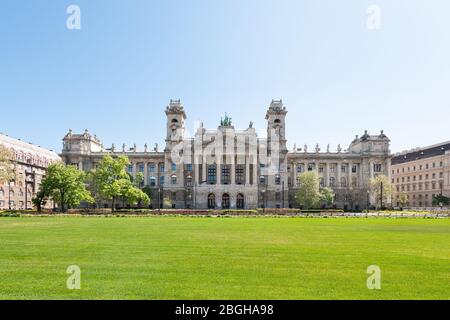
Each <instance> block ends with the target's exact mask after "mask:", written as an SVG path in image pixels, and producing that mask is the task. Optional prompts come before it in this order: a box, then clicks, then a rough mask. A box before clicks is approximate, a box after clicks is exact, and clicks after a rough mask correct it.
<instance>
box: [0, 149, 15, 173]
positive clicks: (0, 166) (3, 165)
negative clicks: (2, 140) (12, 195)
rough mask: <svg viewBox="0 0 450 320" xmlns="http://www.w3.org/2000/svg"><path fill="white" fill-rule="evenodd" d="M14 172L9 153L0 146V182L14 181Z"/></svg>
mask: <svg viewBox="0 0 450 320" xmlns="http://www.w3.org/2000/svg"><path fill="white" fill-rule="evenodd" d="M14 175H15V171H14V167H13V164H12V162H11V151H9V150H8V149H7V148H5V147H4V146H0V182H10V181H11V180H13V179H14Z"/></svg>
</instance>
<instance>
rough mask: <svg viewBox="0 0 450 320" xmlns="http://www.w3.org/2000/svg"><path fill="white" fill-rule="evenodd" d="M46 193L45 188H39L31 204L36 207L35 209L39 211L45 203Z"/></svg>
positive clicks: (46, 199)
mask: <svg viewBox="0 0 450 320" xmlns="http://www.w3.org/2000/svg"><path fill="white" fill-rule="evenodd" d="M47 201H48V195H47V194H45V190H42V189H41V190H39V191H38V193H37V194H36V196H35V197H34V198H33V200H32V202H33V205H34V206H35V207H36V209H37V211H39V212H41V211H42V207H43V206H45V205H46V204H47Z"/></svg>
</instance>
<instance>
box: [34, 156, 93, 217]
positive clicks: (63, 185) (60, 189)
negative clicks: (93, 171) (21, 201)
mask: <svg viewBox="0 0 450 320" xmlns="http://www.w3.org/2000/svg"><path fill="white" fill-rule="evenodd" d="M85 179H86V174H85V173H84V172H82V171H79V170H77V168H75V167H74V166H71V165H65V164H63V163H55V164H52V165H50V166H49V167H48V169H47V175H46V176H45V178H44V180H43V181H42V184H41V194H40V199H41V200H42V201H43V200H44V199H46V198H51V199H53V200H54V201H55V202H56V203H58V204H59V208H60V211H61V212H66V211H67V209H68V208H73V207H77V206H79V205H80V203H81V202H82V201H86V202H88V203H90V202H93V201H94V199H93V198H92V196H91V194H90V192H89V191H88V190H87V189H86V185H85ZM36 201H38V200H36Z"/></svg>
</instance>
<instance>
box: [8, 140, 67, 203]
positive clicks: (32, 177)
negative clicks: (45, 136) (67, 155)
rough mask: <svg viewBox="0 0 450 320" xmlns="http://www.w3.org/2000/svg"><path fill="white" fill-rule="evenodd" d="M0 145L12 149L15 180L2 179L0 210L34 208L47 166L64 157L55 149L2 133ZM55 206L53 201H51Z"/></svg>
mask: <svg viewBox="0 0 450 320" xmlns="http://www.w3.org/2000/svg"><path fill="white" fill-rule="evenodd" d="M0 145H1V146H3V147H5V148H6V149H8V150H9V151H10V152H11V155H12V158H11V160H12V161H11V162H12V165H13V166H14V170H15V172H16V174H15V176H16V178H15V179H14V180H13V181H3V182H2V181H0V210H4V209H12V210H24V209H31V208H32V207H33V205H32V199H33V198H34V197H35V195H36V193H37V192H38V191H39V186H40V185H41V181H42V179H43V177H44V176H45V173H46V171H47V168H48V166H49V165H50V164H52V163H54V162H58V161H61V158H60V157H59V156H58V155H57V154H56V153H55V152H53V151H51V150H47V149H45V148H42V147H39V146H35V145H33V144H31V143H28V142H24V141H21V140H18V139H14V138H12V137H9V136H7V135H4V134H0ZM48 206H49V207H51V206H52V204H51V203H49V204H48Z"/></svg>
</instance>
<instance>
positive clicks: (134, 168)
mask: <svg viewBox="0 0 450 320" xmlns="http://www.w3.org/2000/svg"><path fill="white" fill-rule="evenodd" d="M132 164H133V177H136V173H137V163H136V162H132Z"/></svg>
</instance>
